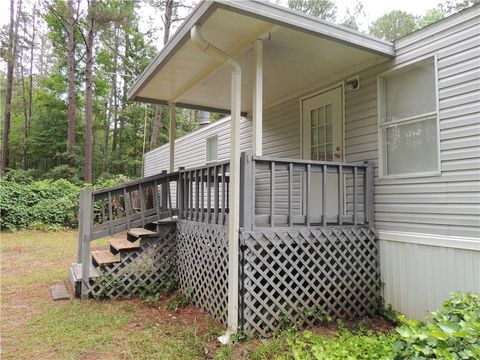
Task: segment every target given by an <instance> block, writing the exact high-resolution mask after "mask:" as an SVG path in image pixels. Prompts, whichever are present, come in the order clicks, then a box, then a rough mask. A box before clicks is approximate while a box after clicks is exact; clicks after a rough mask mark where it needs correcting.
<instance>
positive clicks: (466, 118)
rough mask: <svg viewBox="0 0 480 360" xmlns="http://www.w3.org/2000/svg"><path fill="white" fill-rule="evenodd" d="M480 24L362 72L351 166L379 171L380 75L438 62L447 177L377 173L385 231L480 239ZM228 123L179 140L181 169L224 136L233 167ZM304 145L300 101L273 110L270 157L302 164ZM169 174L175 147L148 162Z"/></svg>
mask: <svg viewBox="0 0 480 360" xmlns="http://www.w3.org/2000/svg"><path fill="white" fill-rule="evenodd" d="M479 20H480V13H479V12H478V7H477V13H475V12H474V11H470V12H467V13H461V14H459V16H456V17H454V18H452V19H450V20H449V19H447V20H446V21H444V22H443V24H439V25H442V26H440V27H438V26H437V27H435V26H432V27H429V28H427V29H425V30H422V31H420V32H417V33H415V34H412V35H411V36H409V37H406V38H403V39H400V40H399V41H398V42H397V43H396V48H397V53H398V54H399V55H398V56H397V58H396V59H395V60H394V61H391V62H389V63H384V64H380V65H378V66H374V67H371V68H369V69H366V70H364V71H361V72H359V73H358V75H359V78H360V88H359V89H358V90H357V91H346V92H345V160H346V162H357V161H374V162H375V163H376V164H377V165H378V149H379V147H378V118H377V112H378V104H377V95H378V94H377V78H378V75H380V74H381V73H384V72H386V71H388V70H390V69H392V68H394V67H398V66H402V65H408V64H412V63H415V62H419V61H422V60H425V59H426V57H430V58H431V57H433V56H435V55H436V56H437V67H438V97H439V99H438V100H439V133H440V137H439V140H440V164H441V167H440V170H441V175H440V176H426V177H415V178H397V179H395V178H379V177H378V167H376V182H375V222H376V227H377V229H379V230H387V231H401V232H405V231H408V232H413V233H427V234H436V235H444V236H449V235H451V236H464V237H471V238H476V239H478V238H480V205H479V204H480V106H479V102H480V62H479V61H478V58H479V56H480V46H479V44H480V22H479ZM442 27H443V30H441V29H442ZM434 29H437V30H435V31H434ZM438 29H440V30H438ZM425 34H428V36H427V35H425ZM292 66H294V65H292ZM352 75H357V74H349V75H348V76H346V77H345V79H342V78H337V79H331V81H330V82H328V83H324V84H319V87H318V89H317V90H321V89H323V88H328V87H329V86H332V85H335V84H337V83H338V82H339V81H342V80H346V79H347V78H350V77H352ZM307 94H308V93H305V94H302V96H304V95H307ZM222 121H223V120H220V123H219V124H218V125H217V124H216V123H215V124H212V125H210V126H209V127H207V128H205V129H202V131H201V132H200V133H199V134H197V135H194V134H192V135H191V137H189V138H186V139H178V140H177V141H176V144H177V150H176V157H175V168H178V166H186V167H193V166H199V165H203V164H205V158H204V156H203V154H204V153H205V150H204V149H205V139H206V138H207V137H210V136H213V135H215V134H217V135H218V136H219V150H218V153H219V160H223V159H228V156H229V149H230V147H229V145H230V144H229V139H230V137H229V129H230V124H229V122H228V120H225V121H224V122H222ZM250 126H251V122H250V120H247V119H243V120H242V123H241V135H240V136H241V149H242V151H243V150H244V149H247V148H251V146H250V144H251V128H250ZM300 138H301V132H300V108H299V97H297V98H292V99H290V100H288V101H285V102H284V103H282V104H279V105H277V106H274V107H271V108H269V109H265V111H264V114H263V153H264V155H265V156H274V157H282V158H297V159H300V158H301V139H300ZM247 144H248V145H247ZM199 154H200V155H199ZM162 169H168V147H162V148H159V149H155V150H153V151H152V152H149V153H147V154H146V155H145V174H146V175H151V174H154V173H158V172H160V171H161V170H162ZM259 181H260V179H259ZM261 181H265V182H266V181H268V179H265V180H261ZM259 185H260V184H259ZM257 206H258V207H259V208H261V209H262V211H267V206H268V197H267V198H263V199H258V201H257Z"/></svg>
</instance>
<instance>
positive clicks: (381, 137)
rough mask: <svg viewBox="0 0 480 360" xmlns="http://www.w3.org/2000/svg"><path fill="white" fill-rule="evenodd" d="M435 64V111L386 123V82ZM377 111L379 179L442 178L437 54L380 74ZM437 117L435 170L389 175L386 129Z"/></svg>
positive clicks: (378, 78)
mask: <svg viewBox="0 0 480 360" xmlns="http://www.w3.org/2000/svg"><path fill="white" fill-rule="evenodd" d="M430 62H432V63H433V68H434V76H435V77H434V79H435V80H434V81H435V84H434V86H435V110H434V111H431V112H427V113H422V114H417V115H414V116H409V117H405V118H402V119H397V120H394V121H389V122H387V121H386V92H385V80H386V79H388V78H390V77H393V76H396V75H399V74H401V73H403V72H407V71H409V70H413V69H415V68H417V67H420V66H422V65H425V64H426V63H430ZM377 99H378V101H377V107H378V108H377V111H378V121H377V131H378V160H379V161H378V167H379V173H378V177H379V178H380V179H405V178H415V177H428V176H440V175H441V158H440V156H441V153H440V114H439V96H438V58H437V54H436V53H435V54H433V55H427V56H424V57H422V58H420V59H416V60H414V61H409V62H406V63H404V64H401V65H398V66H394V67H393V68H391V69H389V70H387V71H385V72H383V73H381V74H379V75H378V76H377ZM433 116H435V118H436V122H435V124H436V127H437V128H436V135H437V139H436V153H437V163H436V169H435V170H429V171H421V172H410V173H402V174H391V175H389V174H387V168H388V166H387V154H386V153H385V151H386V149H385V148H384V141H385V137H386V129H388V128H390V127H392V126H396V125H408V124H413V123H416V122H421V121H428V120H429V118H431V117H433Z"/></svg>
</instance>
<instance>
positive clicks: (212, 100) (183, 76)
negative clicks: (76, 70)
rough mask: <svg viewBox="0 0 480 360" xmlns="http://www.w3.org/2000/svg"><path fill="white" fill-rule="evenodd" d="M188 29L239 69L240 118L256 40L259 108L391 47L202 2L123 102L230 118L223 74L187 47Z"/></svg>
mask: <svg viewBox="0 0 480 360" xmlns="http://www.w3.org/2000/svg"><path fill="white" fill-rule="evenodd" d="M194 25H201V26H202V33H203V36H204V37H205V39H207V40H208V41H209V42H210V43H212V44H214V45H215V46H216V47H218V48H220V49H221V50H223V51H225V52H226V53H227V54H229V55H230V56H232V57H234V58H235V59H237V60H238V61H239V63H240V65H241V66H242V112H243V113H248V112H250V111H251V109H252V97H253V95H252V91H253V86H252V81H253V71H254V61H253V51H252V44H253V42H254V41H255V40H257V39H262V40H263V59H264V60H263V63H264V65H263V66H264V69H263V78H264V80H263V103H264V104H265V106H268V105H269V104H273V103H275V102H276V101H279V100H280V99H282V98H285V97H287V96H289V95H291V94H295V93H299V94H301V91H302V90H304V89H306V88H309V87H313V88H314V87H315V84H321V83H323V82H325V81H326V79H329V78H333V77H334V75H339V74H344V75H349V74H350V73H352V72H355V71H359V70H361V69H362V68H367V67H370V66H373V65H375V64H378V63H381V62H384V61H387V60H389V59H391V58H393V57H394V55H395V51H394V45H393V43H391V42H388V41H384V40H380V39H376V38H373V37H370V36H366V35H364V34H361V33H359V32H356V31H353V30H350V29H348V28H345V27H342V26H337V25H334V24H331V23H328V22H326V21H323V20H321V19H318V18H316V17H312V16H309V15H305V14H302V13H299V12H296V11H292V10H289V9H286V8H283V7H280V6H276V5H272V4H269V3H266V2H263V1H259V0H250V1H217V0H214V1H204V2H201V3H200V4H199V5H198V6H197V7H196V8H195V10H194V11H193V12H192V14H191V15H190V16H189V18H188V19H187V20H186V21H185V22H184V23H183V24H182V26H181V27H180V28H179V29H178V31H177V32H176V33H175V35H174V36H173V37H172V38H171V40H170V41H169V42H168V43H167V44H166V46H165V47H164V48H163V49H162V51H161V52H160V53H159V54H158V55H157V57H156V58H155V59H154V60H153V61H152V63H151V64H150V65H149V66H148V67H147V68H146V69H145V71H144V72H143V73H142V74H141V75H140V76H139V77H138V78H137V79H136V81H135V82H134V84H133V85H132V86H131V87H130V90H129V92H128V99H129V100H136V101H142V102H147V103H159V104H167V103H176V105H177V106H178V107H184V108H191V109H200V110H207V111H215V112H223V113H228V112H229V111H230V110H229V108H230V77H229V69H228V68H227V66H225V64H222V63H219V62H216V61H215V60H212V58H210V57H209V56H208V55H206V54H204V53H202V52H201V51H200V50H198V49H197V48H196V47H195V46H194V44H193V43H192V41H190V29H191V28H192V27H193V26H194ZM337 77H338V76H337Z"/></svg>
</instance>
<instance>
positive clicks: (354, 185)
mask: <svg viewBox="0 0 480 360" xmlns="http://www.w3.org/2000/svg"><path fill="white" fill-rule="evenodd" d="M357 175H358V167H357V166H354V167H353V183H352V202H353V214H352V221H353V225H357Z"/></svg>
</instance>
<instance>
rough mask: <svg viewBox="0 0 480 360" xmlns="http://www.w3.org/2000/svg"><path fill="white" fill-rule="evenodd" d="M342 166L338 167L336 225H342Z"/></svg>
mask: <svg viewBox="0 0 480 360" xmlns="http://www.w3.org/2000/svg"><path fill="white" fill-rule="evenodd" d="M343 190H344V189H343V167H342V165H340V166H339V167H338V220H337V221H338V225H343V212H344V211H343V193H344V191H343Z"/></svg>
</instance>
